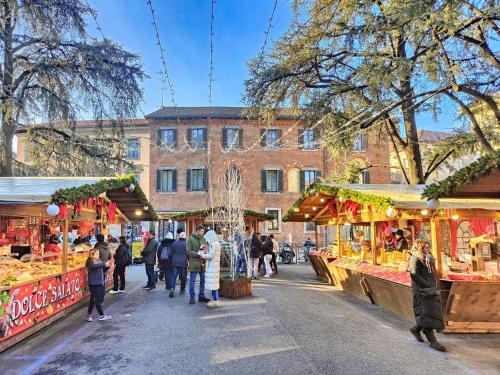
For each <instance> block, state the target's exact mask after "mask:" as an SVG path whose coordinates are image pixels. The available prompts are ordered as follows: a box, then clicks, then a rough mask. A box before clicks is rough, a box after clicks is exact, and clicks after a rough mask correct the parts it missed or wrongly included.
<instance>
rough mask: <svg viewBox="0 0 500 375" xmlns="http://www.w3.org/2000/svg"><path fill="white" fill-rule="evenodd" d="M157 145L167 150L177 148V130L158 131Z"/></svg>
mask: <svg viewBox="0 0 500 375" xmlns="http://www.w3.org/2000/svg"><path fill="white" fill-rule="evenodd" d="M157 145H158V146H159V147H167V148H175V147H177V129H159V130H158V142H157Z"/></svg>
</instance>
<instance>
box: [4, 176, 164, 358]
mask: <svg viewBox="0 0 500 375" xmlns="http://www.w3.org/2000/svg"><path fill="white" fill-rule="evenodd" d="M139 217H140V219H141V220H145V221H148V220H156V219H157V217H156V213H155V211H154V209H153V208H152V206H151V205H150V204H149V202H148V201H147V199H146V197H145V195H144V193H143V192H142V190H141V189H140V187H139V186H138V185H137V184H136V182H135V179H134V177H133V176H127V177H123V178H116V179H104V178H86V177H82V178H79V177H71V178H23V177H5V178H0V351H3V350H5V349H6V348H8V347H9V346H11V345H13V344H15V343H16V342H18V341H20V340H22V339H23V338H25V337H27V336H29V335H31V334H32V333H33V332H35V331H37V330H39V329H41V328H43V327H44V326H46V325H48V324H50V323H51V322H53V321H54V320H57V319H59V318H60V317H62V316H64V315H65V314H67V312H68V311H70V310H71V309H73V308H75V307H76V306H77V305H78V304H79V303H81V302H84V301H85V300H86V298H87V297H88V295H89V294H88V291H87V281H86V280H87V272H86V269H85V262H86V260H87V257H88V251H89V250H90V249H91V248H92V246H93V245H94V244H95V236H96V235H97V234H104V235H107V234H111V233H120V234H124V232H123V228H124V224H125V223H126V222H129V221H130V220H131V219H132V218H139ZM108 245H109V248H110V250H111V252H112V253H113V251H114V250H115V249H116V247H117V245H118V244H117V243H116V242H115V240H111V241H110V242H109V243H108ZM112 272H113V266H111V267H110V269H109V270H108V272H107V275H106V283H107V284H109V283H110V282H111V281H112Z"/></svg>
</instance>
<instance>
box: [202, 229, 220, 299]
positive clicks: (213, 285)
mask: <svg viewBox="0 0 500 375" xmlns="http://www.w3.org/2000/svg"><path fill="white" fill-rule="evenodd" d="M205 239H206V240H207V242H208V245H209V248H208V251H207V252H204V251H200V253H199V255H200V257H201V258H203V259H206V260H207V261H208V262H207V266H206V269H205V288H207V289H210V290H211V291H212V301H210V302H209V303H208V304H207V307H209V308H217V307H220V302H219V278H220V253H221V245H220V242H219V240H218V239H217V235H216V234H215V232H214V231H213V230H210V231H208V232H207V233H206V234H205Z"/></svg>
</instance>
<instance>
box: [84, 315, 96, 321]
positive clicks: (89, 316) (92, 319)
mask: <svg viewBox="0 0 500 375" xmlns="http://www.w3.org/2000/svg"><path fill="white" fill-rule="evenodd" d="M85 320H86V321H87V322H93V321H94V318H92V315H87V318H86V319H85Z"/></svg>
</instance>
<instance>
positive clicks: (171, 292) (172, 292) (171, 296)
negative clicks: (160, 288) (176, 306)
mask: <svg viewBox="0 0 500 375" xmlns="http://www.w3.org/2000/svg"><path fill="white" fill-rule="evenodd" d="M168 296H169V297H170V298H174V291H173V290H171V291H170V293H169V295H168Z"/></svg>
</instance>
